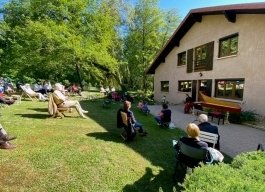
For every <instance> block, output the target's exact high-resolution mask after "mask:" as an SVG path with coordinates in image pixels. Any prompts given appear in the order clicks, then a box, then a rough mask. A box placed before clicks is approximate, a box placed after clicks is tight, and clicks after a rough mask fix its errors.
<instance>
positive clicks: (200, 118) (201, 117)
mask: <svg viewBox="0 0 265 192" xmlns="http://www.w3.org/2000/svg"><path fill="white" fill-rule="evenodd" d="M198 121H199V122H200V123H204V122H208V116H207V115H205V114H200V115H199V117H198Z"/></svg>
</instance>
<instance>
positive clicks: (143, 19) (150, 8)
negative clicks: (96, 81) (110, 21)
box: [124, 0, 179, 90]
mask: <svg viewBox="0 0 265 192" xmlns="http://www.w3.org/2000/svg"><path fill="white" fill-rule="evenodd" d="M178 22H179V20H178V15H177V14H176V12H174V11H173V10H171V11H170V12H165V11H162V10H161V9H160V8H159V7H158V0H139V1H137V2H136V4H135V6H134V9H133V10H132V11H131V12H130V14H129V15H128V32H127V34H126V35H127V36H126V37H125V48H124V57H125V59H126V62H128V67H129V71H130V78H129V81H130V84H131V86H133V85H134V86H137V87H135V88H137V89H144V90H147V88H148V87H149V88H150V85H151V84H150V82H151V81H150V80H151V78H150V76H147V75H146V73H145V71H146V70H147V68H148V67H149V65H150V63H151V61H152V59H153V58H154V56H155V54H156V53H157V52H158V50H159V49H160V48H161V47H162V46H163V45H164V43H165V42H166V41H167V39H168V37H169V36H170V35H171V34H172V32H173V29H175V28H176V26H177V23H178Z"/></svg>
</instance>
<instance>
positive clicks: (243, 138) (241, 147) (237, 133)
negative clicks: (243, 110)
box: [148, 105, 265, 157]
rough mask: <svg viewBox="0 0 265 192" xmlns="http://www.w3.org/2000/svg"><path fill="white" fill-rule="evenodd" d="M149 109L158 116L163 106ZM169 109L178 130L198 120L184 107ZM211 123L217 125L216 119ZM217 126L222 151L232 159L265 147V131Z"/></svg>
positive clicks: (243, 127) (177, 106) (235, 126)
mask: <svg viewBox="0 0 265 192" xmlns="http://www.w3.org/2000/svg"><path fill="white" fill-rule="evenodd" d="M148 107H149V108H150V112H151V114H153V115H157V114H158V113H159V112H160V111H161V109H162V107H161V105H150V106H148ZM169 108H170V109H171V110H172V116H171V118H172V122H173V123H174V124H175V126H176V127H177V128H180V129H183V130H185V128H186V125H187V124H188V123H190V122H193V121H194V120H195V119H196V116H195V115H192V114H184V113H183V109H184V105H172V106H169ZM209 122H210V123H212V124H215V125H217V120H215V119H214V120H213V122H212V121H211V120H210V121H209ZM217 126H218V128H219V134H220V148H221V151H222V152H224V153H225V154H227V155H229V156H231V157H235V156H236V155H238V154H240V153H242V152H247V151H254V150H256V149H257V146H258V144H259V143H262V144H264V145H265V129H263V130H262V129H257V128H253V127H249V126H245V125H238V124H224V125H222V123H221V122H220V125H217ZM169 131H170V130H169Z"/></svg>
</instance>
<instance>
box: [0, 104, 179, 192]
mask: <svg viewBox="0 0 265 192" xmlns="http://www.w3.org/2000/svg"><path fill="white" fill-rule="evenodd" d="M47 105H48V104H47V102H37V101H36V102H32V101H22V103H21V104H20V105H16V104H15V105H13V106H10V107H8V108H4V109H1V110H0V112H1V114H2V116H1V117H0V118H1V121H0V123H1V124H2V125H3V126H4V127H5V128H6V130H7V131H8V132H9V133H10V134H12V135H16V136H17V137H18V138H17V139H16V140H14V141H12V142H13V143H14V144H16V145H17V148H16V149H14V150H0V155H1V164H0V165H1V172H0V177H1V180H0V185H1V190H0V191H27V192H28V191H34V192H35V191H38V192H39V191H107V192H108V191H128V192H131V191H174V190H175V189H176V186H174V185H175V184H174V183H173V182H172V174H173V171H174V163H175V159H174V158H175V154H174V150H173V148H172V142H171V140H172V139H178V138H179V136H180V135H181V134H183V133H182V132H181V131H179V130H178V129H174V130H165V129H161V128H160V127H158V126H157V125H156V123H155V122H154V120H153V117H152V116H151V115H149V116H146V115H144V114H142V113H141V112H139V111H137V109H135V108H134V111H135V115H136V117H137V118H138V120H139V121H140V122H141V123H143V124H144V128H145V129H146V130H147V131H148V136H147V137H140V136H136V138H135V140H134V141H133V142H132V143H124V142H123V140H122V138H121V137H120V133H121V131H122V130H120V129H118V128H116V111H117V109H118V108H119V107H120V106H121V104H120V103H112V104H111V107H110V108H107V109H105V108H102V100H101V101H100V100H99V101H81V105H82V106H84V109H86V110H88V111H89V113H88V116H89V119H81V118H79V117H78V115H77V113H76V112H74V113H67V114H66V115H67V116H68V117H65V118H63V119H53V118H49V115H48V113H47ZM134 105H136V104H134Z"/></svg>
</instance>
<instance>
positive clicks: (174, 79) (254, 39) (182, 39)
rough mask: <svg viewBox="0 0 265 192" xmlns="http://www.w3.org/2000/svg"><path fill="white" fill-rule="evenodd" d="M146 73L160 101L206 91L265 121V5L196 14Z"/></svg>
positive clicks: (220, 8) (178, 100) (180, 99)
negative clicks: (152, 81) (249, 111)
mask: <svg viewBox="0 0 265 192" xmlns="http://www.w3.org/2000/svg"><path fill="white" fill-rule="evenodd" d="M147 73H149V74H154V97H155V100H157V101H160V100H161V98H162V97H163V96H166V100H167V101H168V102H169V103H172V104H179V103H183V101H184V100H185V98H186V95H187V94H188V95H190V96H191V97H192V98H193V99H194V100H195V101H198V100H199V98H198V92H199V91H203V92H204V93H205V94H206V95H208V96H211V97H214V98H217V99H220V100H226V101H231V102H235V103H239V104H240V105H241V107H242V109H243V110H251V111H254V112H256V113H258V114H260V115H263V116H265V99H264V98H263V96H264V95H265V3H255V4H240V5H228V6H217V7H208V8H200V9H194V10H191V11H190V12H189V13H188V15H187V16H186V17H185V18H184V20H183V21H182V23H181V24H180V25H179V27H178V28H177V29H176V31H175V32H174V34H173V35H172V37H171V38H170V39H169V41H168V42H167V44H166V45H165V46H164V47H163V48H162V49H161V50H160V52H159V54H158V55H157V57H156V58H155V59H154V61H153V63H152V65H151V66H150V68H149V69H148V71H147Z"/></svg>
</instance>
